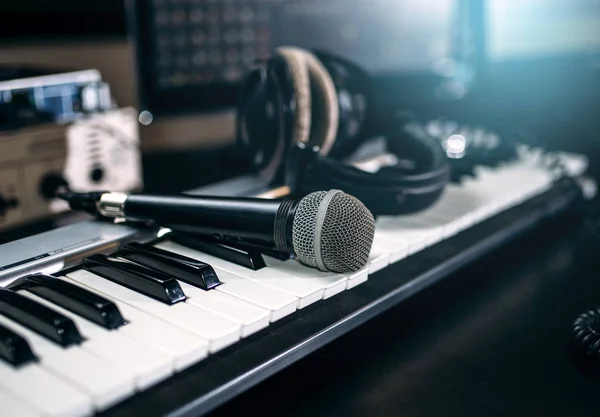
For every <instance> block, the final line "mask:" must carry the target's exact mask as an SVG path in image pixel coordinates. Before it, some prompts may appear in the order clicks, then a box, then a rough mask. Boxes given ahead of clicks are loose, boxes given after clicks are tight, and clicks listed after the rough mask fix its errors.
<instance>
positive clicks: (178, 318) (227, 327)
mask: <svg viewBox="0 0 600 417" xmlns="http://www.w3.org/2000/svg"><path fill="white" fill-rule="evenodd" d="M67 277H69V278H71V279H72V280H74V281H77V282H79V283H80V284H83V285H85V286H86V287H89V288H93V289H96V290H97V291H100V292H101V293H102V294H106V295H108V296H110V297H113V298H116V299H118V300H121V301H122V302H123V303H126V304H129V305H130V306H132V307H135V308H137V309H139V310H142V311H145V312H146V313H148V314H151V315H152V316H154V317H156V318H159V319H161V320H164V321H167V322H169V323H171V324H173V325H175V326H178V327H181V328H182V329H184V330H187V331H189V332H191V333H194V334H196V335H198V336H200V337H203V338H205V339H206V340H208V343H209V349H208V350H209V352H211V353H214V352H217V351H219V350H221V349H224V348H225V347H227V346H230V345H232V344H233V343H235V342H237V341H238V340H239V339H240V337H241V326H240V325H238V324H236V323H233V322H231V321H229V320H227V319H225V318H223V317H221V316H217V315H216V314H213V313H211V312H209V311H206V310H201V309H199V308H197V307H194V306H193V305H191V304H187V303H185V302H179V303H176V304H173V305H167V304H164V303H161V302H160V301H156V300H154V299H152V298H150V297H147V296H145V295H143V294H139V293H137V292H135V291H133V290H130V289H129V288H125V287H123V286H121V285H119V284H115V283H114V282H112V281H109V280H107V279H104V278H102V277H100V276H98V275H96V274H93V273H91V272H89V271H85V270H82V269H80V270H77V271H74V272H70V273H68V274H67Z"/></svg>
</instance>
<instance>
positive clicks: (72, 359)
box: [0, 316, 135, 410]
mask: <svg viewBox="0 0 600 417" xmlns="http://www.w3.org/2000/svg"><path fill="white" fill-rule="evenodd" d="M0 323H2V324H4V325H5V326H7V327H10V328H11V329H13V330H14V331H16V332H18V333H20V334H22V335H23V337H25V338H26V339H27V340H28V341H29V343H30V344H31V346H32V349H33V350H34V351H35V352H36V353H37V354H38V355H39V357H40V359H41V361H40V365H41V366H42V367H44V368H46V369H48V370H50V371H52V372H53V373H55V374H56V375H60V376H61V377H62V378H64V379H65V380H67V381H69V382H70V383H71V384H72V385H74V386H76V387H77V388H79V389H80V390H82V391H84V392H85V393H87V394H88V395H90V396H91V397H92V401H93V402H94V405H95V407H96V409H98V410H104V409H106V408H108V407H110V406H112V405H114V404H116V403H117V402H119V401H121V400H124V399H125V398H127V397H129V396H130V395H132V394H133V393H134V391H135V382H134V380H133V377H132V376H131V375H129V374H128V373H125V372H123V371H122V370H121V369H117V368H115V367H114V366H112V364H111V363H110V362H106V361H104V360H102V359H100V358H98V357H96V356H94V355H92V354H90V353H89V352H87V351H86V350H84V349H83V348H81V347H80V346H70V347H68V348H63V347H61V346H59V345H57V344H54V343H53V342H50V341H49V340H47V339H45V338H43V337H42V336H39V335H38V334H37V333H33V332H32V331H30V330H29V329H27V328H25V327H23V326H21V325H20V324H18V323H16V322H13V321H12V320H9V319H7V318H6V317H4V316H0ZM84 343H85V342H84Z"/></svg>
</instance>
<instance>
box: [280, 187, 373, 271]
mask: <svg viewBox="0 0 600 417" xmlns="http://www.w3.org/2000/svg"><path fill="white" fill-rule="evenodd" d="M319 225H320V227H319ZM318 228H320V239H319V241H317V236H318V235H319V232H318V230H317V229H318ZM374 235H375V219H374V218H373V215H372V214H371V212H370V211H369V210H368V209H367V208H366V207H365V205H364V204H363V203H362V202H361V201H360V200H358V199H357V198H355V197H353V196H351V195H348V194H345V193H343V192H336V193H328V192H327V191H317V192H314V193H312V194H309V195H308V196H306V197H304V198H303V199H302V200H301V201H300V203H299V205H298V208H297V209H296V214H295V216H294V225H293V232H292V243H293V246H294V251H295V253H296V256H297V257H298V259H299V260H300V261H301V262H302V263H304V264H306V265H308V266H312V267H315V268H319V269H322V270H327V271H332V272H340V273H344V272H352V271H357V270H359V269H360V268H362V267H363V266H365V265H366V263H367V261H368V259H369V254H370V252H371V246H372V245H373V238H374ZM319 254H320V256H319Z"/></svg>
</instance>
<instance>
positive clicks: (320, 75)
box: [302, 51, 340, 155]
mask: <svg viewBox="0 0 600 417" xmlns="http://www.w3.org/2000/svg"><path fill="white" fill-rule="evenodd" d="M302 53H303V54H304V55H305V57H306V63H307V68H308V75H309V78H310V87H311V100H312V104H311V113H312V121H311V132H310V143H311V145H313V146H318V147H319V148H320V149H321V152H320V153H321V155H327V154H329V152H330V151H331V149H332V148H333V145H334V144H335V140H336V138H337V135H338V128H339V122H340V120H339V119H340V107H339V100H338V94H337V90H336V86H335V83H334V81H333V78H332V77H331V74H330V73H329V71H328V70H327V68H326V67H325V65H323V63H322V62H321V61H320V60H319V59H318V58H317V57H316V56H315V55H313V54H312V53H310V52H308V51H302Z"/></svg>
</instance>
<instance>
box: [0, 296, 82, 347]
mask: <svg viewBox="0 0 600 417" xmlns="http://www.w3.org/2000/svg"><path fill="white" fill-rule="evenodd" d="M0 315H4V316H6V317H10V318H11V319H13V320H14V321H16V322H18V323H21V324H22V325H23V326H25V327H27V328H29V329H31V330H33V331H35V332H37V333H39V334H41V335H42V336H44V337H46V338H48V339H50V340H53V341H54V342H56V343H58V344H60V345H61V346H65V347H66V346H71V345H75V344H78V343H81V341H82V340H83V338H82V337H81V334H80V333H79V330H78V329H77V327H76V326H75V323H73V321H72V320H71V319H69V318H67V317H65V316H63V315H62V314H60V313H58V312H56V311H54V310H52V309H50V308H48V307H46V306H44V305H41V304H39V303H36V302H35V301H32V300H30V299H28V298H26V297H23V296H22V295H19V294H17V293H16V292H14V291H12V290H7V289H3V288H0Z"/></svg>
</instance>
